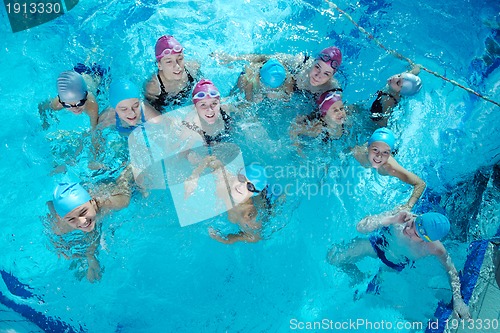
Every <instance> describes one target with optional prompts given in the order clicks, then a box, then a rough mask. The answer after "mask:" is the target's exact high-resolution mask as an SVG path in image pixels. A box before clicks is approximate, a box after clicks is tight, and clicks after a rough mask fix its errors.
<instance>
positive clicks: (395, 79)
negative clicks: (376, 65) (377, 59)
mask: <svg viewBox="0 0 500 333" xmlns="http://www.w3.org/2000/svg"><path fill="white" fill-rule="evenodd" d="M403 80H404V79H403V78H402V77H401V74H397V75H393V76H391V77H390V78H389V79H388V80H387V84H388V85H389V89H390V90H391V91H392V92H395V93H398V92H400V91H401V88H402V87H403Z"/></svg>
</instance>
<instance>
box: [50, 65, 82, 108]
mask: <svg viewBox="0 0 500 333" xmlns="http://www.w3.org/2000/svg"><path fill="white" fill-rule="evenodd" d="M57 94H58V95H59V99H60V100H61V101H63V102H76V101H81V100H82V99H84V98H85V97H86V96H87V84H86V83H85V81H84V80H83V76H81V75H80V74H78V73H77V72H75V71H65V72H62V73H61V74H60V75H59V77H58V78H57Z"/></svg>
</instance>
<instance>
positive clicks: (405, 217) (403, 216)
mask: <svg viewBox="0 0 500 333" xmlns="http://www.w3.org/2000/svg"><path fill="white" fill-rule="evenodd" d="M412 217H413V214H412V213H410V212H408V211H401V212H399V213H398V214H397V215H396V223H400V224H403V223H406V222H408V221H410V220H411V218H412Z"/></svg>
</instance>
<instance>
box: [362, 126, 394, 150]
mask: <svg viewBox="0 0 500 333" xmlns="http://www.w3.org/2000/svg"><path fill="white" fill-rule="evenodd" d="M375 141H381V142H384V143H385V144H387V145H388V146H389V148H391V150H393V149H394V142H396V138H395V137H394V133H392V131H391V130H390V129H388V128H387V127H382V128H379V129H377V130H376V131H375V132H373V134H372V136H370V138H369V139H368V146H370V145H371V144H372V143H373V142H375Z"/></svg>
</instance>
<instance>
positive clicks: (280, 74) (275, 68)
mask: <svg viewBox="0 0 500 333" xmlns="http://www.w3.org/2000/svg"><path fill="white" fill-rule="evenodd" d="M285 79H286V71H285V67H283V65H282V64H281V63H280V62H279V61H278V60H276V59H269V60H268V61H267V62H266V63H265V64H264V66H262V67H261V68H260V81H262V83H264V84H265V85H266V86H268V87H271V88H278V87H279V86H281V85H282V84H283V82H285Z"/></svg>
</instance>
